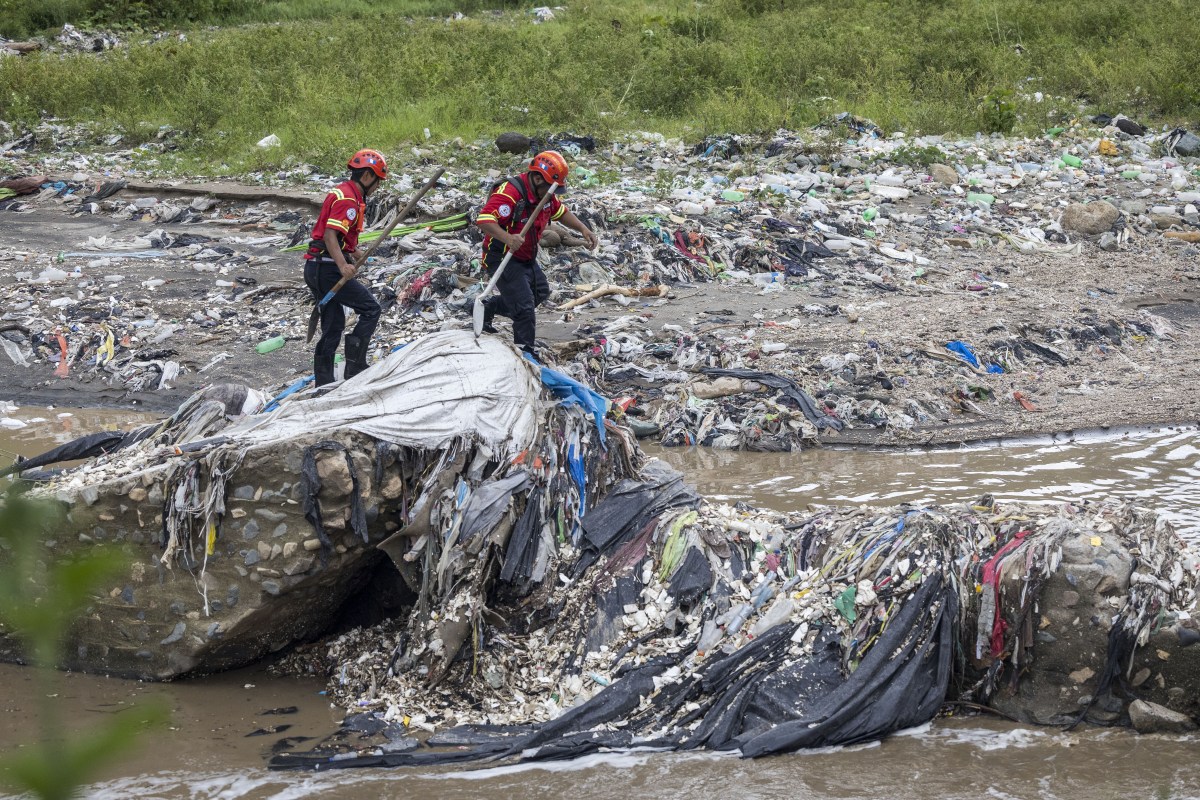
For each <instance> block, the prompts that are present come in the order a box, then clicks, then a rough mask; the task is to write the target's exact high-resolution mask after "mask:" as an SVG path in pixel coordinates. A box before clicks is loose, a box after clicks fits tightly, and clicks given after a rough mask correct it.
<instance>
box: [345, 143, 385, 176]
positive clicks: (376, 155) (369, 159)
mask: <svg viewBox="0 0 1200 800" xmlns="http://www.w3.org/2000/svg"><path fill="white" fill-rule="evenodd" d="M346 166H347V167H349V168H350V169H369V170H371V172H374V173H375V176H376V177H377V178H379V180H383V179H384V178H386V177H387V161H385V160H384V158H383V154H382V153H380V152H379V151H378V150H359V151H358V152H357V153H355V154H354V155H353V156H351V157H350V160H349V161H347V162H346Z"/></svg>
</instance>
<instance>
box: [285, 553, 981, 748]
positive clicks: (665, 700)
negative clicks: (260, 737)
mask: <svg viewBox="0 0 1200 800" xmlns="http://www.w3.org/2000/svg"><path fill="white" fill-rule="evenodd" d="M957 616H958V595H957V593H956V591H955V590H954V588H953V586H951V585H950V584H949V583H947V582H945V581H944V580H943V579H942V577H941V575H940V574H938V573H935V574H933V575H931V576H929V577H928V578H927V579H926V580H925V581H924V583H923V584H922V585H921V586H920V587H919V588H918V589H917V591H916V592H914V593H913V595H912V596H911V597H909V598H908V600H907V601H906V602H905V604H904V606H903V607H902V609H901V610H900V612H899V613H898V614H897V615H896V616H895V617H894V618H893V619H892V620H891V621H890V623H889V624H888V626H887V628H886V629H885V630H884V632H883V633H882V635H881V636H880V638H879V640H878V641H877V642H876V643H875V645H874V646H873V647H872V648H871V650H870V651H869V652H868V653H867V655H866V657H864V659H863V660H862V662H861V663H860V664H859V665H858V667H857V669H855V670H854V671H853V672H851V673H849V674H848V675H847V674H845V673H844V671H843V668H842V666H841V649H840V646H839V644H838V640H837V636H836V634H835V633H833V632H832V631H828V632H826V633H825V634H823V635H822V636H820V637H818V641H817V646H816V647H815V649H814V653H813V657H812V658H810V659H807V660H792V661H789V659H788V649H789V647H790V645H791V642H790V639H791V635H792V630H793V629H792V626H790V625H777V626H776V627H774V628H771V629H770V630H768V631H767V632H765V633H764V634H763V635H762V636H760V637H758V638H757V639H755V640H754V641H752V642H751V643H750V644H748V645H746V646H745V647H742V648H741V649H739V650H737V651H735V652H733V653H731V654H728V655H724V656H722V657H719V658H714V659H711V660H709V661H706V662H704V663H703V665H702V667H701V668H700V669H697V670H695V671H694V672H693V673H692V674H690V675H687V676H686V677H685V678H684V679H683V680H682V681H680V682H679V683H676V684H671V685H668V686H666V687H665V688H664V689H663V690H662V691H659V692H658V693H657V694H655V684H654V679H655V677H657V676H660V675H662V674H663V673H664V672H665V671H667V670H668V669H670V668H671V667H674V666H679V665H680V664H682V662H683V661H684V660H685V659H686V658H687V657H688V656H689V655H691V652H692V651H691V650H685V651H683V652H681V653H678V654H676V655H674V656H660V657H658V658H654V659H651V660H650V661H648V662H646V663H645V664H643V665H640V666H637V667H634V668H632V669H630V670H628V671H627V672H626V673H625V674H624V675H623V676H622V677H621V678H620V680H618V681H616V682H614V683H613V684H612V685H611V686H609V687H607V688H605V689H604V690H603V691H601V692H600V693H599V694H597V695H595V696H594V697H592V698H591V699H590V700H588V701H587V702H586V703H583V704H581V705H579V706H576V707H575V708H572V709H570V710H568V711H566V712H565V713H564V714H562V715H561V716H560V717H558V718H557V719H554V720H551V721H550V722H547V723H544V724H542V725H539V726H505V727H493V726H463V727H461V728H453V729H450V730H449V731H444V732H442V733H439V734H438V735H437V736H436V737H434V738H433V739H431V740H430V741H429V743H428V744H429V745H431V746H438V745H445V746H456V747H457V748H458V749H456V750H453V751H441V752H439V751H434V750H425V751H420V752H404V753H378V754H374V755H367V756H351V757H344V756H343V757H339V758H336V759H335V758H332V757H331V756H329V755H325V754H319V753H304V754H301V753H285V754H280V755H276V756H275V757H274V758H272V759H271V762H270V766H271V768H273V769H294V768H309V769H317V770H326V769H344V768H349V767H400V766H419V765H434V764H453V763H465V762H471V761H480V760H491V759H497V758H516V757H520V758H521V759H522V760H524V761H545V760H555V759H566V758H577V757H579V756H583V755H586V754H588V753H592V752H595V751H597V750H599V749H601V748H609V749H611V748H624V747H630V746H634V745H637V746H639V747H650V748H663V749H670V750H692V749H698V748H706V749H712V750H740V751H741V754H742V755H743V756H745V757H748V758H757V757H760V756H766V755H772V754H777V753H786V752H791V751H794V750H798V749H802V748H807V747H829V746H837V745H849V744H855V743H858V742H865V741H873V740H876V739H879V738H882V737H884V736H886V735H888V734H889V733H893V732H895V731H898V730H903V729H905V728H909V727H912V726H914V725H919V724H922V723H924V722H927V721H929V720H930V719H932V718H933V716H934V715H935V714H936V713H937V711H938V709H939V707H940V706H941V704H942V701H943V700H944V698H945V695H946V690H947V688H948V687H949V685H950V677H951V673H952V669H953V653H954V641H955V639H954V624H955V620H956V619H957ZM649 696H653V697H654V699H653V701H652V703H651V707H650V709H649V710H642V711H640V712H639V707H640V706H641V704H642V698H643V697H649ZM691 702H698V703H699V704H700V708H699V710H697V711H693V712H691V713H690V714H685V715H682V716H680V714H681V712H682V710H683V709H684V707H685V706H686V705H687V704H688V703H691ZM696 720H700V724H699V725H698V726H694V727H693V726H692V723H694V722H695V721H696ZM614 723H619V724H621V725H622V727H621V728H619V729H607V728H605V727H603V726H608V725H612V724H614ZM685 726H687V727H685ZM664 727H665V729H666V730H667V731H668V733H667V734H665V735H661V734H659V735H655V734H656V732H659V731H662V730H664Z"/></svg>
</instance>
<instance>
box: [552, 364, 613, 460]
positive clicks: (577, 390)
mask: <svg viewBox="0 0 1200 800" xmlns="http://www.w3.org/2000/svg"><path fill="white" fill-rule="evenodd" d="M542 386H545V387H546V388H547V389H549V390H550V392H551V393H552V394H553V395H554V396H555V397H557V398H558V399H559V402H560V403H561V404H562V405H564V406H569V405H579V406H582V407H583V409H584V410H585V411H590V412H592V418H593V419H595V420H596V433H597V435H599V437H600V446H601V447H604V448H605V449H606V450H607V449H608V447H607V445H606V444H605V438H604V417H605V415H607V414H608V409H609V408H610V407H611V406H612V401H611V400H609V399H608V398H607V397H602V396H600V395H598V394H596V393H595V392H593V391H592V390H591V389H589V388H588V387H586V386H584V385H583V384H582V383H580V382H579V381H577V380H574V379H572V378H568V377H567V376H566V375H564V374H562V373H561V372H555V371H554V370H552V369H548V368H546V367H542Z"/></svg>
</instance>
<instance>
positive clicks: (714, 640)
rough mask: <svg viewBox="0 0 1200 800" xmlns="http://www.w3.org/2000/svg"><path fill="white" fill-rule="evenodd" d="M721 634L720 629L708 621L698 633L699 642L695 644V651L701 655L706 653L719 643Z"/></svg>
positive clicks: (713, 622) (711, 621)
mask: <svg viewBox="0 0 1200 800" xmlns="http://www.w3.org/2000/svg"><path fill="white" fill-rule="evenodd" d="M722 633H723V631H722V630H721V627H720V626H719V625H717V623H716V622H715V621H714V620H711V619H710V620H709V621H708V622H706V623H704V628H703V629H702V630H701V631H700V641H698V642H696V650H697V651H698V652H699V653H701V654H704V653H708V652H709V651H711V650H712V649H713V648H714V647H716V646H717V645H718V644H719V643H720V641H721V636H722Z"/></svg>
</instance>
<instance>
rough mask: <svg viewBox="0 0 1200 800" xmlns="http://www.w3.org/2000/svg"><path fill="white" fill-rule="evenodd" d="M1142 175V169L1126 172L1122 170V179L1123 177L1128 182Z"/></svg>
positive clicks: (1126, 170)
mask: <svg viewBox="0 0 1200 800" xmlns="http://www.w3.org/2000/svg"><path fill="white" fill-rule="evenodd" d="M1141 174H1142V171H1141V170H1140V169H1125V170H1121V177H1122V178H1124V179H1125V180H1127V181H1131V180H1133V179H1134V178H1136V177H1137V176H1139V175H1141Z"/></svg>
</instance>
